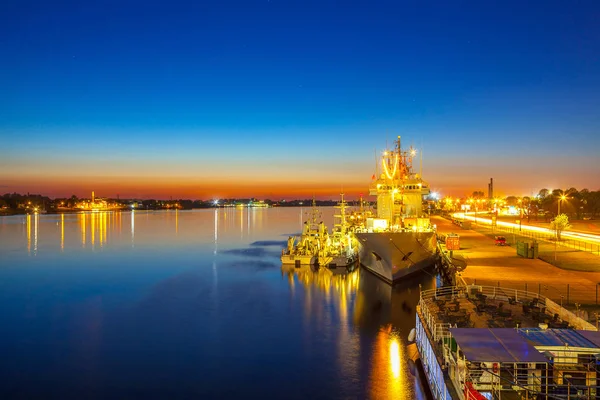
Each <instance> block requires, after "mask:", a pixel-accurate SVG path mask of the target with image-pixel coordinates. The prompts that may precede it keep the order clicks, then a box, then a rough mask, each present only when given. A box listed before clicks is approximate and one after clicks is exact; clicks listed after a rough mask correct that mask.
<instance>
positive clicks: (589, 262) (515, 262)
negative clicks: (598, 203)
mask: <svg viewBox="0 0 600 400" xmlns="http://www.w3.org/2000/svg"><path fill="white" fill-rule="evenodd" d="M432 223H434V224H436V225H437V229H438V232H439V233H441V234H448V233H452V232H453V233H456V234H458V235H460V244H461V249H460V250H459V251H454V256H455V257H456V256H460V257H463V258H464V259H465V261H466V262H467V268H466V270H464V271H463V272H462V277H463V278H464V280H465V281H466V282H467V283H474V284H480V285H488V286H498V285H500V286H502V287H508V288H515V289H520V290H528V291H530V292H537V293H539V294H541V295H544V296H546V297H548V298H550V299H552V300H554V301H556V302H557V303H558V304H561V302H562V304H563V305H564V306H565V307H567V308H569V309H576V308H582V309H586V310H588V311H589V312H590V313H593V312H598V311H600V293H599V290H600V256H597V255H594V254H590V253H589V252H583V251H578V250H574V249H570V248H562V247H561V246H558V247H557V252H556V260H557V261H556V264H557V265H560V268H559V267H557V266H555V265H552V264H550V262H554V245H551V246H550V245H547V244H542V243H540V257H541V258H540V259H527V258H522V257H520V256H518V255H517V252H516V248H515V246H496V245H495V243H494V233H493V232H491V229H490V228H489V227H481V226H477V225H475V224H473V225H472V229H462V228H461V227H459V226H457V225H455V224H453V223H452V222H451V221H450V220H449V219H446V218H443V217H440V216H435V217H432ZM496 234H498V233H496ZM499 234H500V235H504V236H506V238H507V242H508V243H514V241H515V240H519V238H518V237H515V238H513V237H511V236H512V235H506V234H503V233H499ZM542 258H543V259H542ZM544 260H547V261H544ZM548 261H550V262H548ZM590 315H591V314H590ZM594 319H595V317H594Z"/></svg>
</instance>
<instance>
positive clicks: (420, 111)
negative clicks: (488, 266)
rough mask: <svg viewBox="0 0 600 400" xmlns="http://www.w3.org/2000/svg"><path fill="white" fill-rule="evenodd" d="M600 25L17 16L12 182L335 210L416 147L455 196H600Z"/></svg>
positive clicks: (73, 13) (294, 4)
mask: <svg viewBox="0 0 600 400" xmlns="http://www.w3.org/2000/svg"><path fill="white" fill-rule="evenodd" d="M525 3H526V4H525ZM599 20H600V3H598V2H596V1H588V2H552V1H546V2H509V1H503V2H496V3H495V4H492V2H480V1H479V2H401V1H394V2H392V1H389V2H388V1H386V2H352V1H348V2H328V1H277V0H270V1H268V0H264V1H252V0H246V1H200V2H172V1H171V2H128V1H124V2H116V1H115V2H111V1H106V2H61V1H59V2H54V3H52V2H42V1H39V2H37V1H32V2H27V1H11V2H8V3H7V4H4V3H3V4H2V5H1V6H0V50H1V54H2V58H3V62H2V63H0V87H2V88H3V90H2V92H3V94H2V96H0V134H1V136H2V138H3V142H4V145H3V146H2V148H1V149H0V158H1V159H0V168H1V170H0V182H1V181H4V182H5V184H4V185H3V186H5V187H8V188H10V189H11V190H12V189H14V190H17V191H30V192H36V191H38V192H39V191H41V192H47V193H49V194H51V195H59V194H62V192H69V193H64V194H65V195H67V194H70V193H71V192H73V191H79V190H80V191H82V192H87V191H88V190H89V189H90V187H96V186H99V187H101V188H102V190H105V191H107V192H111V191H112V192H114V190H117V189H115V188H117V187H119V189H118V190H121V191H122V190H123V188H131V191H132V193H131V194H132V195H140V196H153V195H155V196H159V195H160V194H162V193H166V192H165V191H168V192H169V193H173V192H176V193H181V195H182V196H189V197H197V198H202V197H212V196H213V195H215V193H213V192H214V190H216V189H215V188H218V190H217V192H219V191H220V192H221V193H226V192H227V189H224V188H222V187H221V186H223V185H222V184H221V183H222V182H223V181H224V180H227V181H229V182H237V181H238V180H239V181H240V185H239V187H240V188H242V189H243V190H249V191H252V187H253V186H255V187H261V188H262V189H261V190H262V194H263V195H266V194H267V193H272V194H275V195H279V194H280V193H281V195H282V196H283V195H285V194H286V193H292V192H293V194H294V195H295V194H299V193H306V194H309V195H310V193H314V192H315V190H317V189H318V190H319V193H323V194H325V191H326V188H327V187H331V188H332V189H331V194H332V195H335V194H336V193H338V192H339V190H338V187H339V186H340V185H343V186H345V187H348V188H352V189H356V190H359V188H360V187H365V188H366V186H367V185H368V183H369V178H370V176H371V174H372V169H373V168H372V165H373V164H374V161H373V158H374V152H375V149H376V148H377V149H379V150H381V149H383V147H384V146H385V143H386V140H388V141H391V140H392V139H393V138H394V137H395V136H396V135H402V137H403V138H404V139H405V142H406V143H412V144H414V145H415V146H417V147H419V148H422V149H423V154H424V166H425V171H424V172H425V178H426V179H428V180H429V181H430V184H431V185H432V186H433V187H436V188H438V190H440V191H441V192H445V193H448V194H453V195H460V194H462V193H463V192H469V193H470V191H472V190H475V189H484V188H485V187H486V184H487V181H488V179H489V178H490V177H492V176H494V177H495V178H496V179H495V180H496V181H497V182H498V184H497V185H498V187H504V188H505V190H504V191H505V192H506V194H513V193H514V194H528V193H529V192H530V191H532V190H535V191H537V190H539V189H540V188H541V187H566V186H576V187H579V188H583V187H587V188H589V189H591V190H596V189H600V178H599V176H600V160H599V159H598V154H600V139H599V137H600V135H599V133H600V132H599V128H600V24H598V21H599ZM145 179H146V180H152V181H153V184H154V186H151V185H149V184H146V185H142V184H139V185H138V186H136V182H140V181H144V180H145ZM213 180H214V181H213ZM242 181H243V184H241V183H242ZM219 182H221V183H219ZM253 182H254V183H255V184H256V185H253ZM111 185H112V186H111ZM161 188H162V189H161ZM267 188H268V190H267ZM36 189H39V190H36ZM163 189H164V191H163ZM213 189H214V190H213ZM242 189H240V190H242ZM522 192H525V193H522ZM241 194H242V193H240V195H241ZM245 194H247V195H253V193H245ZM105 195H107V196H112V195H114V193H106V194H105ZM176 195H177V194H176Z"/></svg>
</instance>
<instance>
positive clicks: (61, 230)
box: [60, 214, 65, 251]
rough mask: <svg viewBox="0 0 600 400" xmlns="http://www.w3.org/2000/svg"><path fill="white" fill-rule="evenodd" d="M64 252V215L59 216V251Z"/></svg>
mask: <svg viewBox="0 0 600 400" xmlns="http://www.w3.org/2000/svg"><path fill="white" fill-rule="evenodd" d="M64 250H65V214H60V251H64Z"/></svg>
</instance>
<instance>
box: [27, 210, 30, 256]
mask: <svg viewBox="0 0 600 400" xmlns="http://www.w3.org/2000/svg"><path fill="white" fill-rule="evenodd" d="M27 252H28V253H30V252H31V214H27Z"/></svg>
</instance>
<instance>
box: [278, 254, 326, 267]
mask: <svg viewBox="0 0 600 400" xmlns="http://www.w3.org/2000/svg"><path fill="white" fill-rule="evenodd" d="M281 263H282V264H283V265H296V266H300V265H317V263H318V257H317V256H314V255H310V254H307V255H299V254H283V255H282V256H281Z"/></svg>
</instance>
